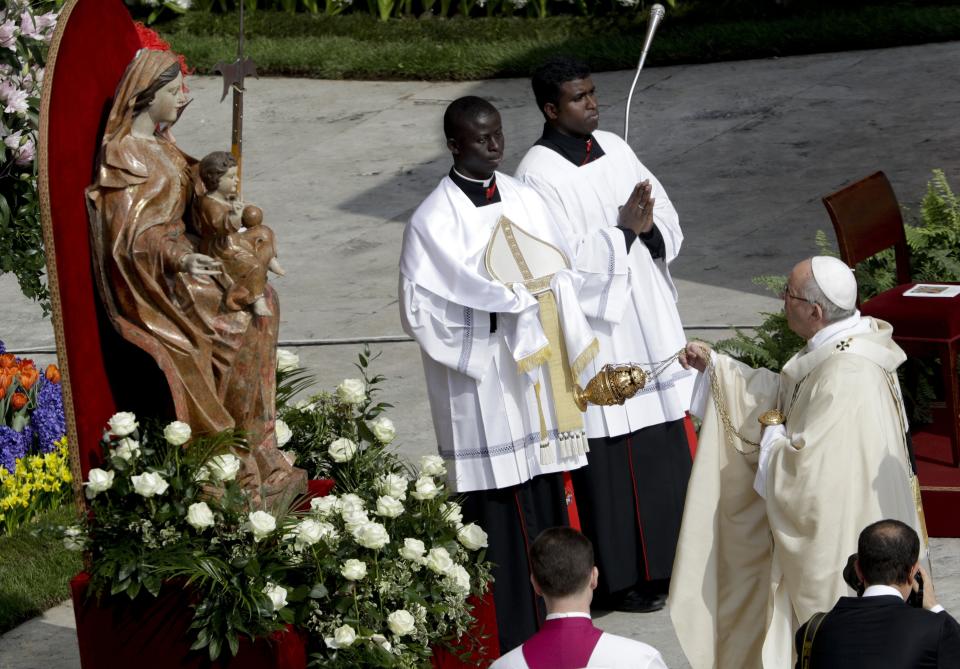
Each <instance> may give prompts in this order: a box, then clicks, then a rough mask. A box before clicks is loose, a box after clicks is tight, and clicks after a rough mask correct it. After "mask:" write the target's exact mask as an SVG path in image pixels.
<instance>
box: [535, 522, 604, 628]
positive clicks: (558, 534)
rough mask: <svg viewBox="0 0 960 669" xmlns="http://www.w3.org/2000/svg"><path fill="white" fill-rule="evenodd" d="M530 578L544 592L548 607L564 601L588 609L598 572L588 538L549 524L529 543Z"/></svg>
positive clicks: (575, 531)
mask: <svg viewBox="0 0 960 669" xmlns="http://www.w3.org/2000/svg"><path fill="white" fill-rule="evenodd" d="M530 571H531V576H530V579H531V581H532V582H533V588H534V590H536V591H537V593H538V594H541V595H543V598H544V600H546V602H547V609H548V610H550V609H554V608H556V607H557V605H558V603H562V602H567V603H568V604H570V605H571V606H568V607H566V608H573V609H580V610H583V611H586V612H588V611H589V610H590V600H591V599H592V598H593V590H594V589H595V588H596V587H597V577H598V575H599V572H598V571H597V568H596V567H595V566H594V564H593V545H592V544H591V543H590V540H589V539H587V538H586V537H585V536H583V535H582V534H581V533H580V532H578V531H577V530H574V529H572V528H570V527H551V528H549V529H546V530H544V531H543V532H541V533H540V536H538V537H537V538H536V540H535V541H534V542H533V544H532V545H531V546H530Z"/></svg>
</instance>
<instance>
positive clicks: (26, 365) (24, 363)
mask: <svg viewBox="0 0 960 669" xmlns="http://www.w3.org/2000/svg"><path fill="white" fill-rule="evenodd" d="M36 368H37V366H36V365H35V364H33V360H31V359H30V358H24V359H23V360H21V361H20V369H36Z"/></svg>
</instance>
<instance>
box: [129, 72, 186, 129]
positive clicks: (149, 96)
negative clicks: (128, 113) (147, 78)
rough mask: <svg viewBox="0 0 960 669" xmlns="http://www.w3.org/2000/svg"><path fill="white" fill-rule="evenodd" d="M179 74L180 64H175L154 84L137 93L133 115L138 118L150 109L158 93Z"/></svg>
mask: <svg viewBox="0 0 960 669" xmlns="http://www.w3.org/2000/svg"><path fill="white" fill-rule="evenodd" d="M178 74H180V63H174V64H173V65H171V66H170V67H168V68H167V69H165V70H164V71H163V72H161V73H160V76H158V77H157V78H156V79H154V80H153V83H151V84H150V85H149V86H147V87H146V88H145V89H143V90H142V91H140V92H139V93H137V99H136V101H135V102H134V103H133V115H134V116H136V115H137V114H139V113H140V112H142V111H143V110H144V109H146V108H147V107H149V106H150V104H151V103H152V102H153V98H154V96H155V95H156V94H157V91H159V90H160V89H161V88H163V87H164V86H166V85H167V84H169V83H170V82H171V81H173V80H174V79H176V78H177V75H178Z"/></svg>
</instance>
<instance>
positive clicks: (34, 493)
mask: <svg viewBox="0 0 960 669" xmlns="http://www.w3.org/2000/svg"><path fill="white" fill-rule="evenodd" d="M72 481H73V476H72V474H71V473H70V456H69V453H68V452H67V438H66V437H61V438H60V439H59V440H57V441H56V442H55V444H54V448H53V450H52V451H50V452H49V453H45V454H43V455H28V456H25V457H23V458H21V459H19V460H18V461H17V466H16V468H15V469H14V472H13V473H10V472H9V471H8V470H7V469H6V468H5V467H0V527H2V528H3V532H6V533H10V532H13V531H14V530H15V529H17V528H18V527H20V526H21V525H24V524H26V523H27V522H29V520H30V519H31V518H33V517H34V516H35V515H36V514H39V513H43V512H45V511H49V510H51V509H56V508H58V507H59V506H60V505H61V504H62V503H63V502H64V500H65V499H66V498H67V497H68V496H69V494H70V483H71V482H72ZM3 532H0V534H2V533H3Z"/></svg>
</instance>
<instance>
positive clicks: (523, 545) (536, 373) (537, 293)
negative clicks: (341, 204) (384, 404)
mask: <svg viewBox="0 0 960 669" xmlns="http://www.w3.org/2000/svg"><path fill="white" fill-rule="evenodd" d="M444 132H445V134H446V137H447V145H448V147H449V149H450V152H451V153H452V154H453V161H454V165H453V168H452V169H451V170H450V173H449V175H448V176H446V177H444V179H443V180H442V181H441V182H440V184H439V185H438V186H437V188H436V189H435V190H434V191H433V193H431V194H430V195H429V197H427V199H426V200H424V201H423V203H422V204H421V205H420V207H419V208H418V209H417V210H416V212H415V213H414V215H413V217H412V219H411V220H410V223H409V224H408V225H407V227H406V229H405V231H404V237H403V251H402V255H401V260H400V307H401V317H402V321H403V327H404V330H405V331H406V332H407V333H408V334H410V335H411V336H412V337H414V339H416V341H417V343H418V344H419V345H420V347H421V350H422V357H423V367H424V376H425V377H426V382H427V391H428V395H429V398H430V409H431V412H432V415H433V422H434V427H435V430H436V436H437V442H438V446H439V450H440V455H441V456H443V458H444V460H445V461H446V463H447V468H448V473H449V478H450V484H451V485H452V486H453V487H454V488H455V490H456V491H457V492H460V493H465V494H466V498H465V501H464V504H463V515H464V521H465V522H470V521H473V522H476V523H478V524H479V525H480V526H481V527H483V528H484V529H485V530H486V531H487V533H488V534H489V548H488V552H487V557H488V559H490V560H491V561H493V562H495V563H496V565H497V566H496V568H495V569H494V577H495V579H496V583H495V585H494V599H495V603H496V612H497V623H498V631H499V639H500V646H501V648H502V649H503V650H509V649H510V648H513V647H514V646H516V645H518V644H519V643H521V642H522V641H523V640H524V639H526V638H528V637H529V636H530V635H532V634H533V633H534V632H536V630H537V627H538V624H539V621H540V620H541V619H542V617H543V611H542V607H540V608H541V610H540V611H538V601H537V598H536V596H535V595H534V593H533V591H532V590H531V587H530V583H529V580H528V569H527V544H528V539H530V538H532V537H534V536H536V534H537V533H538V532H539V531H540V530H541V529H543V528H545V527H549V526H553V525H562V524H567V523H568V518H567V510H566V492H565V489H564V484H563V479H562V472H564V471H569V470H573V469H577V468H579V467H582V466H584V465H585V464H586V457H585V452H586V449H587V438H586V432H585V427H584V422H583V414H582V413H580V411H579V410H578V409H577V408H576V405H575V404H574V402H573V388H574V384H577V383H579V384H580V385H586V381H587V380H588V379H589V378H590V377H591V376H592V375H593V373H594V371H595V369H596V367H595V364H594V358H595V357H596V356H597V351H598V345H597V341H596V338H595V336H594V333H593V331H592V330H591V328H590V327H589V325H588V323H587V320H586V317H585V314H587V315H589V316H591V317H592V318H594V319H597V322H604V321H607V320H616V319H617V318H619V316H620V314H621V313H622V311H623V310H624V307H625V304H626V285H627V283H626V282H627V267H626V253H625V251H624V250H623V248H622V244H621V246H620V250H619V252H617V250H616V249H617V247H616V246H615V245H614V244H613V243H612V242H611V241H610V240H609V239H607V238H606V236H605V235H597V236H596V238H595V239H594V240H592V241H590V242H588V243H586V244H582V245H581V246H580V248H579V252H578V253H577V254H574V253H573V252H572V251H571V250H570V249H569V247H568V245H567V244H566V242H565V240H564V239H563V237H562V235H560V234H559V232H558V230H557V229H556V228H555V226H554V225H553V223H552V222H551V218H550V214H549V212H548V211H547V209H546V208H545V207H544V205H543V203H542V201H541V200H540V198H539V196H538V195H537V194H536V193H535V192H534V191H532V190H530V189H529V188H527V187H526V186H523V185H522V184H520V183H519V182H517V181H516V180H514V179H512V178H511V177H509V176H507V175H504V174H500V173H497V172H495V170H496V168H497V166H498V165H499V164H500V160H501V159H502V156H503V132H502V127H501V121H500V115H499V113H498V112H497V111H496V109H495V108H494V107H493V106H492V105H491V104H490V103H489V102H487V101H485V100H483V99H481V98H477V97H466V98H460V99H458V100H455V101H454V102H453V103H451V104H450V106H449V107H448V108H447V110H446V112H445V114H444ZM571 266H573V267H576V269H577V271H572V270H571V269H570V267H571Z"/></svg>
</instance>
